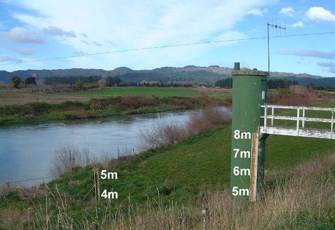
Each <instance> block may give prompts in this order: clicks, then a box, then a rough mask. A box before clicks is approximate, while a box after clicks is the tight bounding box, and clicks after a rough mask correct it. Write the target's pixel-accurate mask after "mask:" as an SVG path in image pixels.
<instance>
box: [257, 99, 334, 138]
mask: <svg viewBox="0 0 335 230" xmlns="http://www.w3.org/2000/svg"><path fill="white" fill-rule="evenodd" d="M261 107H262V108H264V114H263V116H261V119H263V126H261V127H260V133H263V134H275V135H285V136H300V137H314V138H326V139H335V135H334V112H335V108H319V107H303V106H283V105H262V106H261ZM280 110H281V111H283V110H291V111H292V110H293V111H296V112H295V114H296V116H283V115H275V113H276V112H278V111H280ZM307 111H324V112H329V118H315V117H306V112H307ZM276 120H282V121H283V120H285V121H295V123H296V127H295V128H294V127H292V128H287V127H275V126H274V122H275V121H276ZM306 122H313V123H328V124H329V129H311V128H305V125H306Z"/></svg>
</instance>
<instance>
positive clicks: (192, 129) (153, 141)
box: [142, 106, 230, 148]
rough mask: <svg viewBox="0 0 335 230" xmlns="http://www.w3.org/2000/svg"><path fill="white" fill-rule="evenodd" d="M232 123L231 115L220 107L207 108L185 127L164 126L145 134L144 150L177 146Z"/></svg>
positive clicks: (191, 119) (193, 116) (191, 118)
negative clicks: (222, 125) (212, 129)
mask: <svg viewBox="0 0 335 230" xmlns="http://www.w3.org/2000/svg"><path fill="white" fill-rule="evenodd" d="M229 121H230V114H228V113H227V112H224V111H223V110H221V109H220V108H219V107H214V106H207V107H205V108H204V109H202V110H201V111H200V113H193V114H192V115H191V117H190V118H189V120H188V121H187V122H186V124H185V125H180V126H178V125H171V124H169V125H163V126H158V127H156V128H153V129H152V131H151V132H148V133H143V134H142V137H143V140H144V148H158V147H160V146H164V145H172V144H177V143H179V142H181V141H183V140H185V139H187V138H189V137H191V136H194V135H197V134H200V133H202V132H204V131H207V130H209V129H211V128H213V127H215V126H218V125H220V124H224V123H227V122H229Z"/></svg>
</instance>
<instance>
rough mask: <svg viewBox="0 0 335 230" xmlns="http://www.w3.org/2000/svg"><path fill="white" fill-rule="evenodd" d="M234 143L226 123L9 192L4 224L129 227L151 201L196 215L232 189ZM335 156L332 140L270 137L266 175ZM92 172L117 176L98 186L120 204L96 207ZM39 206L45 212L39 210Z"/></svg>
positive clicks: (0, 209)
mask: <svg viewBox="0 0 335 230" xmlns="http://www.w3.org/2000/svg"><path fill="white" fill-rule="evenodd" d="M230 138H231V126H230V125H229V124H225V125H223V126H221V127H218V128H215V129H212V130H210V131H207V132H205V133H202V134H200V135H197V136H195V137H192V138H189V139H187V140H185V141H183V142H182V143H180V144H176V145H169V146H166V147H161V148H158V149H155V150H149V151H146V152H144V153H141V154H138V155H135V156H133V157H122V158H120V159H118V160H112V161H105V162H103V163H100V164H95V165H90V166H87V167H77V168H74V169H73V170H72V171H71V172H67V173H65V174H64V175H63V176H62V177H60V178H58V179H56V180H54V181H52V182H50V183H48V184H47V186H46V185H43V186H41V187H40V188H36V189H14V190H10V189H9V190H7V191H4V192H3V193H2V196H1V200H0V216H1V217H2V218H0V219H2V220H5V219H4V218H3V217H4V216H5V215H6V213H7V214H8V212H11V213H12V215H16V216H24V215H26V216H27V215H28V216H29V215H30V216H29V219H28V220H26V224H27V226H32V225H31V224H32V223H33V221H35V224H36V225H38V226H44V224H45V221H46V218H48V221H49V222H48V224H49V225H50V226H49V227H52V226H53V227H54V226H55V224H56V222H57V221H56V220H57V218H65V220H64V221H67V222H66V223H70V226H74V227H75V228H79V227H80V226H84V225H85V221H87V223H94V222H95V223H98V224H97V225H98V226H100V227H103V225H100V224H102V223H105V224H106V222H103V219H105V218H107V220H113V218H115V217H116V216H123V215H125V216H124V218H125V220H124V221H125V223H126V222H128V221H127V220H126V219H128V220H129V218H133V215H134V214H135V213H137V214H138V215H142V214H143V213H142V214H141V211H140V210H146V207H148V202H149V203H150V207H151V205H152V208H153V209H157V208H158V210H162V209H164V210H165V208H168V207H170V206H171V205H172V204H173V207H174V208H175V210H176V211H177V212H185V211H186V210H188V208H187V206H186V207H185V205H190V204H192V206H193V207H194V206H195V208H196V209H197V210H198V209H199V208H201V206H202V202H203V201H204V200H203V198H204V195H206V194H210V193H213V192H217V191H223V190H225V189H226V188H227V187H228V185H229V184H228V183H229V175H230V148H231V147H230V142H231V139H230ZM334 151H335V147H334V144H333V141H331V140H320V139H305V138H292V137H284V136H281V137H280V136H271V137H270V138H269V140H268V142H267V147H266V154H267V158H266V163H265V166H266V173H267V175H268V176H270V177H271V175H273V172H276V171H282V172H285V171H288V170H291V169H292V168H293V167H296V166H297V165H299V164H301V163H303V162H304V161H306V160H310V159H314V158H315V157H316V156H326V155H328V154H330V153H332V152H334ZM94 168H97V169H100V170H102V169H106V170H108V171H113V172H117V173H118V179H117V180H101V181H100V191H101V192H102V191H103V190H104V189H107V190H108V191H116V192H118V199H115V200H104V199H102V198H101V200H100V202H99V203H98V204H97V203H96V201H95V195H94V177H93V169H94ZM267 179H268V178H267ZM271 184H272V185H273V186H276V183H273V181H272V182H271V181H270V182H269V186H270V185H271ZM270 187H271V186H270ZM46 200H47V201H46ZM61 202H63V205H64V206H63V207H62V206H60V205H61ZM222 202H223V201H222ZM41 207H42V209H43V210H44V211H43V212H41V211H39V210H41V209H40V208H41ZM182 207H184V208H182ZM160 208H161V209H160ZM45 210H48V211H47V212H45ZM106 210H107V211H106ZM178 210H179V211H178ZM183 210H184V211H183ZM45 213H47V215H46V214H45ZM188 215H189V217H188V218H190V219H189V220H188V221H191V222H192V223H197V222H198V221H199V220H198V219H197V218H198V214H194V215H193V214H192V213H189V214H188ZM105 220H106V219H105ZM162 221H163V220H162ZM200 221H201V220H200ZM327 221H328V220H327ZM66 223H65V222H64V223H63V224H66ZM75 223H76V224H75ZM125 223H124V224H125ZM14 224H16V223H14ZM62 226H64V225H62Z"/></svg>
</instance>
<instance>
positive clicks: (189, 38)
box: [0, 0, 335, 77]
mask: <svg viewBox="0 0 335 230" xmlns="http://www.w3.org/2000/svg"><path fill="white" fill-rule="evenodd" d="M267 22H271V23H277V24H280V25H284V26H286V27H287V30H285V31H279V30H271V35H272V36H276V35H289V34H301V33H317V32H328V31H335V4H334V1H333V0H327V1H313V0H296V1H278V0H248V1H245V0H235V1H231V0H189V1H185V0H170V1H168V0H164V1H163V0H129V1H124V0H123V1H121V0H120V1H116V0H100V1H91V0H66V1H65V0H58V1H54V0H43V1H40V0H21V1H13V0H0V69H2V70H8V71H12V70H18V69H59V68H102V69H114V68H116V67H119V66H128V67H130V68H133V69H151V68H156V67H162V66H185V65H200V66H208V65H220V66H225V67H229V66H232V65H233V62H235V61H240V62H241V64H242V66H245V67H250V68H258V69H263V70H266V69H267V53H266V51H267V46H266V45H267V43H266V40H250V41H237V42H230V43H220V44H211V45H199V46H187V47H174V48H166V49H155V50H144V51H143V50H142V51H135V52H124V53H113V54H107V55H87V54H93V53H99V52H106V51H107V52H108V51H114V50H122V49H133V48H135V49H136V48H140V47H152V46H160V45H168V44H178V43H188V42H198V41H204V40H226V39H241V38H249V37H259V36H265V35H266V23H267ZM334 38H335V34H331V35H324V36H310V37H295V38H277V39H272V40H271V60H272V61H271V69H272V70H273V71H285V72H295V73H310V74H317V75H322V76H331V77H335V44H334ZM69 56H80V57H76V58H57V59H55V58H56V57H69ZM47 59H50V60H47Z"/></svg>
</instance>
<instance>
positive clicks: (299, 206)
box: [0, 155, 335, 230]
mask: <svg viewBox="0 0 335 230" xmlns="http://www.w3.org/2000/svg"><path fill="white" fill-rule="evenodd" d="M46 189H47V188H46ZM47 191H48V193H47V194H46V195H45V202H44V204H43V205H41V206H40V207H39V208H36V209H34V210H33V209H31V208H30V209H29V208H28V209H25V210H24V211H19V210H13V209H1V210H0V227H1V228H4V229H6V227H9V228H10V227H13V226H14V228H16V229H23V228H24V229H120V230H123V229H124V230H126V229H143V230H144V229H145V230H151V229H214V230H215V229H334V227H335V196H334V194H335V155H331V156H327V157H325V158H316V159H313V160H312V161H309V162H306V163H303V164H301V165H299V166H297V167H295V168H294V169H293V170H291V171H288V172H284V171H283V172H270V173H268V177H267V178H266V185H265V187H264V191H262V198H261V199H260V200H259V201H258V202H256V203H252V204H249V205H248V206H246V205H243V204H240V203H236V202H233V201H232V200H231V199H230V196H229V195H228V193H227V192H226V191H217V192H203V195H202V196H200V197H199V199H198V201H197V203H196V204H193V203H189V204H188V205H187V206H185V205H181V204H176V203H173V201H171V203H170V205H163V204H162V203H161V202H160V198H159V197H160V194H159V192H157V199H154V200H150V201H148V202H147V204H146V205H144V206H143V205H142V206H136V204H132V203H129V206H128V211H127V212H124V211H121V210H117V211H113V212H111V211H110V207H109V205H110V203H108V204H104V205H103V206H99V205H97V204H94V202H93V203H88V207H90V208H91V209H93V207H97V208H98V209H99V211H97V215H96V216H95V215H93V216H92V218H90V219H87V217H86V219H85V218H80V217H79V218H78V217H77V216H75V215H73V214H72V212H71V206H70V203H71V198H70V197H67V196H66V195H65V194H62V193H61V192H60V191H59V190H58V189H57V188H56V189H54V190H53V191H52V192H51V191H49V190H48V189H47ZM92 204H93V205H92Z"/></svg>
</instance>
